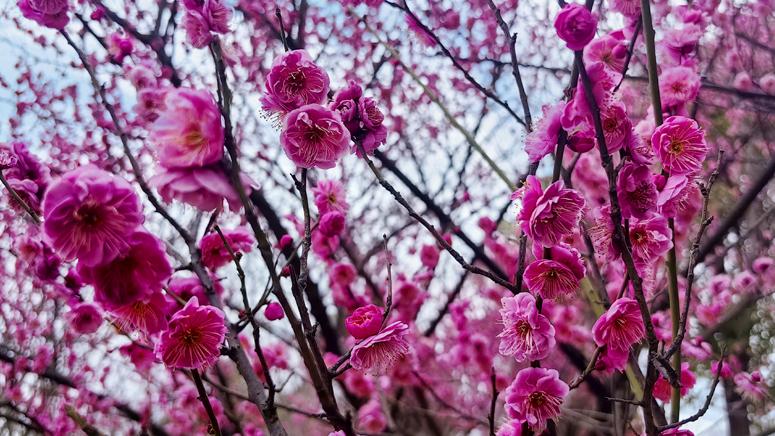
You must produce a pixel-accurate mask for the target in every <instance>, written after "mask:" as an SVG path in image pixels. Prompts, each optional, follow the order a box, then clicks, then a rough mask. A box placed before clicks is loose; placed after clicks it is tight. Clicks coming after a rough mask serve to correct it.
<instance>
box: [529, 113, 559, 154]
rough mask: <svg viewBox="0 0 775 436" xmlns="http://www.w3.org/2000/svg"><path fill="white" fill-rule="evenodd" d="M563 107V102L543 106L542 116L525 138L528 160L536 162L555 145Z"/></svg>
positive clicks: (552, 149)
mask: <svg viewBox="0 0 775 436" xmlns="http://www.w3.org/2000/svg"><path fill="white" fill-rule="evenodd" d="M564 108H565V102H559V103H557V104H554V105H552V106H544V108H543V118H541V121H539V122H538V124H537V125H536V126H535V130H533V131H532V132H530V133H529V134H528V135H527V138H525V151H526V152H527V155H528V157H529V158H530V162H538V161H540V160H541V159H543V157H544V156H546V155H548V154H549V153H551V152H552V151H554V149H555V147H557V137H558V135H559V134H560V127H561V126H560V116H561V115H562V111H563V109H564Z"/></svg>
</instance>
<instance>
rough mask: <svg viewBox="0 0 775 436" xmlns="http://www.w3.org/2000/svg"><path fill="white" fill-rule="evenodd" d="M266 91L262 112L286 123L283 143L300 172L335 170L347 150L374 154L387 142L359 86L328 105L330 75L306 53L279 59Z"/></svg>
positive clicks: (354, 85) (375, 110)
mask: <svg viewBox="0 0 775 436" xmlns="http://www.w3.org/2000/svg"><path fill="white" fill-rule="evenodd" d="M264 86H265V93H264V95H263V96H262V98H261V106H262V108H263V109H264V110H265V111H267V112H271V113H276V114H278V115H279V116H280V117H281V118H282V133H281V134H280V143H281V144H282V147H283V150H284V151H285V155H286V156H288V158H289V159H290V160H291V161H293V163H294V164H296V166H297V167H299V168H322V169H329V168H333V167H334V166H335V165H336V163H337V161H339V159H341V157H342V156H343V155H344V154H346V153H347V150H348V149H352V151H353V152H354V153H356V154H358V155H361V153H362V150H363V151H365V152H366V153H372V152H374V150H376V149H377V148H378V147H379V146H380V145H382V144H383V143H385V140H386V139H387V129H386V128H385V126H383V125H382V123H383V121H384V119H385V117H384V115H383V114H382V111H380V109H379V107H378V106H377V103H376V101H375V100H374V99H372V98H370V97H364V96H363V90H362V89H361V87H360V85H358V84H357V83H356V82H353V81H351V82H350V83H349V84H348V86H347V88H344V89H342V90H341V91H339V92H337V93H336V94H335V95H334V98H333V100H332V101H331V102H330V103H328V104H326V100H327V98H328V92H329V78H328V74H326V72H325V71H324V70H323V69H322V68H320V67H319V66H317V65H315V63H314V62H313V61H312V59H311V58H310V57H309V54H307V52H306V51H304V50H293V51H290V52H287V53H284V54H282V55H281V56H278V57H277V58H276V59H275V61H274V63H273V64H272V69H271V70H270V71H269V74H268V75H267V76H266V81H265V84H264Z"/></svg>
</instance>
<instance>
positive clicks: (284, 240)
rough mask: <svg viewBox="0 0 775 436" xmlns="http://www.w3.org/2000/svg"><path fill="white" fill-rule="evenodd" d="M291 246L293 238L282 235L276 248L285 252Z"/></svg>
mask: <svg viewBox="0 0 775 436" xmlns="http://www.w3.org/2000/svg"><path fill="white" fill-rule="evenodd" d="M291 244H293V238H292V237H291V235H283V236H282V237H281V238H280V241H279V242H277V247H279V248H280V250H285V249H286V248H288V247H289V246H290V245H291Z"/></svg>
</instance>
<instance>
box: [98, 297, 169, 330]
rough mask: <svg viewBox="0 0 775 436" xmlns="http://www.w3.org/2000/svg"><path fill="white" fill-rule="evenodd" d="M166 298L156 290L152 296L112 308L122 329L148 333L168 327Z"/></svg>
mask: <svg viewBox="0 0 775 436" xmlns="http://www.w3.org/2000/svg"><path fill="white" fill-rule="evenodd" d="M166 306H167V305H166V299H165V298H164V295H163V294H162V293H161V292H159V291H156V292H154V293H152V294H151V295H150V296H148V297H145V298H141V299H139V300H137V301H134V302H132V303H129V304H125V305H123V306H120V307H117V308H115V309H113V310H111V313H112V314H113V315H115V316H116V317H117V319H118V325H119V327H121V329H122V330H125V331H133V330H139V331H141V332H143V333H145V334H147V335H152V334H154V333H158V332H160V331H162V330H164V329H166V328H167V318H166V317H165V315H166V312H167V310H166V309H167V307H166Z"/></svg>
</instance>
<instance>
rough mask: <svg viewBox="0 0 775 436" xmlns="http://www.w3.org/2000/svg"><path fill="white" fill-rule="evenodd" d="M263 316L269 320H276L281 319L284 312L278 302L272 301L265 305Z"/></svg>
mask: <svg viewBox="0 0 775 436" xmlns="http://www.w3.org/2000/svg"><path fill="white" fill-rule="evenodd" d="M264 316H265V317H266V319H268V320H269V321H277V320H278V319H283V318H284V317H285V312H284V311H283V307H282V306H281V305H280V303H277V302H275V301H273V302H271V303H269V304H267V305H266V309H264Z"/></svg>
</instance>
